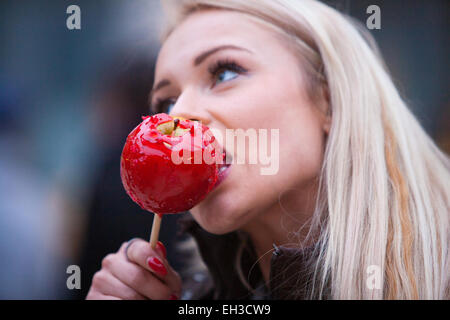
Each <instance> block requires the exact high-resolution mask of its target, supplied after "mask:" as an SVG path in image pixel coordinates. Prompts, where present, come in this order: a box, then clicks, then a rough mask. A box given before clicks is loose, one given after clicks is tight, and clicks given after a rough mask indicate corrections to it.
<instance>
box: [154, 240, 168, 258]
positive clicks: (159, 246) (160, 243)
mask: <svg viewBox="0 0 450 320" xmlns="http://www.w3.org/2000/svg"><path fill="white" fill-rule="evenodd" d="M156 245H157V246H158V249H159V250H161V252H162V253H163V257H164V259H165V258H166V257H167V250H166V247H164V245H163V243H162V242H161V241H158V243H157V244H156Z"/></svg>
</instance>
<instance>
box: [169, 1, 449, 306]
mask: <svg viewBox="0 0 450 320" xmlns="http://www.w3.org/2000/svg"><path fill="white" fill-rule="evenodd" d="M163 6H164V8H165V12H166V18H167V23H166V25H165V30H164V31H163V33H162V41H164V40H165V39H166V38H167V37H168V36H169V35H170V32H171V31H172V30H173V29H174V28H176V26H177V25H178V24H179V23H180V22H181V21H182V20H183V19H184V18H185V17H186V16H187V15H189V14H190V13H191V12H194V11H196V10H202V9H208V8H215V9H225V10H233V11H237V12H241V13H244V14H247V15H249V16H251V17H253V18H255V17H256V18H257V19H258V20H259V21H260V22H262V23H265V24H266V25H268V26H270V27H272V28H273V29H275V30H276V31H277V32H279V33H281V34H283V35H284V36H285V37H287V39H289V41H290V43H291V44H294V45H295V46H296V47H297V49H298V57H299V62H301V65H302V67H303V68H304V71H305V73H306V74H307V76H308V77H309V87H308V88H307V90H308V92H309V93H310V96H311V97H312V98H313V99H315V97H317V96H320V94H319V93H320V92H327V99H328V102H329V107H330V115H331V118H332V125H331V129H330V132H329V135H328V140H327V144H326V150H325V156H324V161H323V166H322V171H321V175H320V188H319V194H318V197H317V203H316V209H315V213H314V215H313V223H312V225H311V229H310V230H311V233H310V234H314V232H317V231H318V230H319V234H320V236H319V241H317V242H316V248H317V253H318V254H317V257H318V259H317V261H316V263H315V272H314V279H315V280H314V281H313V282H312V283H313V284H314V287H313V288H312V289H311V297H313V295H312V294H313V292H316V293H317V295H315V296H314V297H318V298H324V290H325V288H326V287H329V289H330V293H331V296H330V297H328V298H332V299H445V298H448V297H449V292H448V290H449V250H448V244H449V211H450V160H449V157H448V156H447V155H445V154H444V153H443V152H441V151H440V150H439V149H438V148H437V147H436V145H435V144H434V142H433V141H432V140H431V139H430V138H429V137H428V135H427V134H426V132H425V131H424V130H423V129H422V127H421V126H420V124H419V123H418V121H417V120H416V119H415V117H414V116H413V114H412V113H411V112H410V110H409V109H408V107H407V106H406V104H405V102H404V101H403V100H402V98H401V97H400V96H399V93H398V91H397V89H396V88H395V86H394V84H393V82H392V80H391V78H390V76H389V74H388V71H387V69H386V67H385V65H384V62H383V60H382V58H381V56H380V55H379V53H378V50H377V49H376V45H375V42H374V40H373V39H372V37H371V36H370V34H369V33H368V32H366V31H364V30H363V28H360V27H357V26H356V25H355V23H354V21H352V20H351V19H350V18H349V17H347V16H345V15H343V14H341V13H339V12H338V11H336V10H335V9H333V8H331V7H328V6H326V5H324V4H322V3H320V2H318V1H313V0H245V1H244V0H177V1H170V0H163ZM370 266H375V267H376V268H378V270H381V272H380V274H379V276H380V277H381V279H379V281H380V283H381V288H379V289H377V288H373V287H371V286H370V285H368V283H367V282H368V280H369V279H368V277H369V274H368V272H369V270H374V269H370V268H369V267H370ZM371 268H372V267H371ZM376 268H375V270H376ZM370 272H371V271H370Z"/></svg>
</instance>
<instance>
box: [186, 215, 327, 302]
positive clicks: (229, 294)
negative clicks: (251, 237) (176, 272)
mask: <svg viewBox="0 0 450 320" xmlns="http://www.w3.org/2000/svg"><path fill="white" fill-rule="evenodd" d="M179 223H180V224H181V225H182V230H183V231H185V232H187V233H188V234H190V235H191V236H192V237H193V238H194V240H195V241H196V243H197V246H198V249H199V252H200V255H201V257H202V259H203V262H204V263H205V265H206V266H207V268H208V272H202V273H196V274H194V275H193V276H191V277H190V278H187V279H185V280H184V285H183V293H182V299H195V300H196V299H219V300H221V299H233V300H240V299H243V300H248V299H253V300H255V299H258V300H259V299H273V300H283V299H289V300H292V299H301V300H303V299H308V298H309V296H308V295H307V292H308V291H309V286H310V285H311V279H312V276H311V274H312V271H311V270H312V268H310V267H308V266H309V265H311V263H310V262H311V261H314V259H312V257H313V250H312V248H306V249H297V248H287V247H282V246H278V247H277V246H275V245H274V251H273V253H272V257H271V266H270V281H269V283H268V285H266V284H265V283H264V279H263V276H262V273H261V271H260V269H259V265H258V263H257V260H258V257H257V256H256V254H255V250H254V248H253V246H252V244H251V242H249V241H248V242H247V245H246V246H245V247H244V249H243V252H242V257H241V270H242V271H243V275H244V276H245V278H246V280H247V282H248V283H249V284H250V286H251V288H250V289H249V288H247V287H246V286H245V285H244V284H243V282H242V281H241V280H240V278H239V276H238V272H237V270H236V267H235V265H236V263H235V261H236V256H237V248H238V247H239V244H240V243H241V242H242V235H241V234H239V233H238V232H232V233H228V234H224V235H214V234H211V233H208V232H207V231H205V230H204V229H202V228H201V227H200V226H199V225H198V223H197V222H196V221H195V220H194V219H193V218H192V217H191V215H190V214H187V215H185V217H183V218H181V219H180V220H179ZM308 262H309V263H308ZM325 297H326V294H325ZM313 298H314V296H313Z"/></svg>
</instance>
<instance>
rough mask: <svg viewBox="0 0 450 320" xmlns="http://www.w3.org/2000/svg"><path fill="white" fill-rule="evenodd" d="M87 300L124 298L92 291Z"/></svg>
mask: <svg viewBox="0 0 450 320" xmlns="http://www.w3.org/2000/svg"><path fill="white" fill-rule="evenodd" d="M86 300H122V299H120V298H118V297H113V296H108V295H104V294H102V293H100V292H97V291H90V292H89V293H88V295H87V296H86Z"/></svg>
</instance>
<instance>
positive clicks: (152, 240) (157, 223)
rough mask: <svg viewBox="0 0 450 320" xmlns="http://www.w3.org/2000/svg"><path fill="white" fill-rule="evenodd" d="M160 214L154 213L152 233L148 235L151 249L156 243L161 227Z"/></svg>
mask: <svg viewBox="0 0 450 320" xmlns="http://www.w3.org/2000/svg"><path fill="white" fill-rule="evenodd" d="M161 219H162V215H159V214H157V213H155V217H154V218H153V226H152V233H151V235H150V247H151V248H152V249H155V248H156V243H157V242H158V236H159V229H160V228H161Z"/></svg>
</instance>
